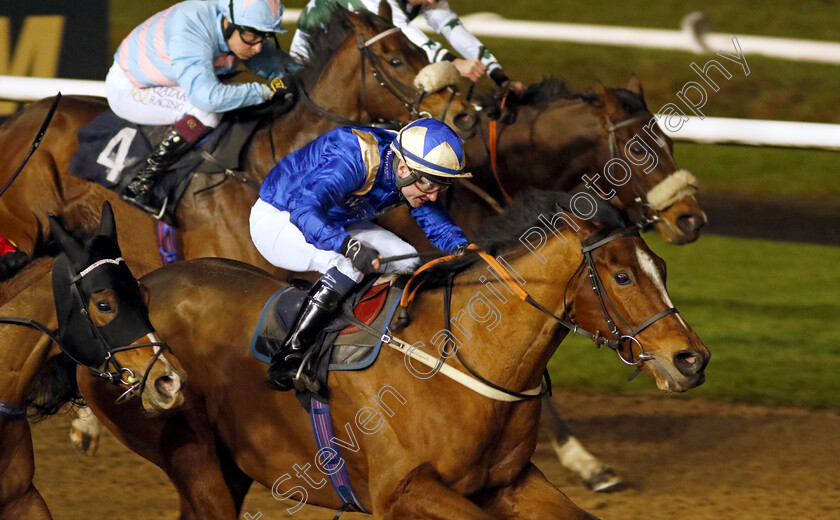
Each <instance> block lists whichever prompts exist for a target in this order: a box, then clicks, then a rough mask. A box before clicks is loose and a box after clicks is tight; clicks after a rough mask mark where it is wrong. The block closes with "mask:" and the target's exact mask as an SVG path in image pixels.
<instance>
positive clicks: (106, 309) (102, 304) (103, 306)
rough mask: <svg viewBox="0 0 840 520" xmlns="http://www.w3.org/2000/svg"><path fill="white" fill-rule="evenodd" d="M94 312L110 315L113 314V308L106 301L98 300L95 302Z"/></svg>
mask: <svg viewBox="0 0 840 520" xmlns="http://www.w3.org/2000/svg"><path fill="white" fill-rule="evenodd" d="M96 310H98V311H99V312H101V313H103V314H110V313H112V312H114V308H113V307H111V302H109V301H108V300H99V301H98V302H96Z"/></svg>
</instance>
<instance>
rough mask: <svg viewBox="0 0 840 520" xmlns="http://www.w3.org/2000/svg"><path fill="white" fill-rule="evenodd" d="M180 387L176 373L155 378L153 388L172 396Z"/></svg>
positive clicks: (179, 380)
mask: <svg viewBox="0 0 840 520" xmlns="http://www.w3.org/2000/svg"><path fill="white" fill-rule="evenodd" d="M180 388H181V379H180V378H179V377H178V376H177V375H171V376H162V377H159V378H157V379H156V380H155V389H156V390H157V391H158V392H160V393H161V394H162V395H165V396H167V397H172V396H173V395H175V393H176V392H178V390H179V389H180Z"/></svg>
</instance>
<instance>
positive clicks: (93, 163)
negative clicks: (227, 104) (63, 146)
mask: <svg viewBox="0 0 840 520" xmlns="http://www.w3.org/2000/svg"><path fill="white" fill-rule="evenodd" d="M260 121H261V119H260V118H259V117H239V116H237V115H227V114H226V116H225V118H224V119H223V120H222V122H221V123H220V124H219V126H217V127H216V128H214V129H213V131H212V132H210V133H209V134H208V135H207V136H206V137H204V139H202V140H201V141H200V142H199V143H198V144H197V145H196V146H195V147H193V149H192V150H190V151H189V152H187V153H186V154H185V155H184V156H183V157H182V158H181V159H180V160H178V162H176V163H175V164H174V165H172V167H171V168H170V169H169V171H168V173H167V174H165V175H162V176H161V178H160V179H159V181H158V183H157V185H156V186H155V191H154V196H155V198H157V199H158V200H166V205H165V209H164V212H165V214H166V215H167V217H169V219H170V222H176V220H175V213H176V210H177V209H178V204H179V203H180V201H181V199H182V198H183V196H184V194H185V193H186V191H187V188H188V187H189V185H190V182H191V181H192V178H193V176H194V175H196V174H199V173H204V174H211V175H212V174H220V173H224V172H225V171H226V170H231V171H235V170H238V169H239V168H240V167H241V164H242V161H241V155H242V150H243V148H244V147H245V146H246V145H247V143H248V141H250V139H251V137H252V136H253V134H254V131H255V130H256V128H257V125H259V123H260ZM168 128H169V127H168V126H145V125H137V124H134V123H130V122H128V121H126V120H124V119H121V118H120V117H118V116H117V115H116V114H114V113H113V112H112V111H111V110H110V109H109V110H106V111H105V112H103V113H101V114H99V116H97V117H96V119H94V120H93V121H91V122H90V123H89V124H88V125H87V126H85V127H84V128H82V129H80V130H79V131H78V138H79V147H78V148H77V149H76V153H75V154H73V157H72V158H71V159H70V166H69V168H68V169H69V171H70V172H71V173H73V174H74V175H76V176H77V177H80V178H82V179H85V180H88V181H92V182H95V183H97V184H100V185H102V186H105V187H106V188H108V189H109V190H111V191H113V192H115V193H120V192H121V191H122V189H123V188H124V187H125V185H126V184H128V183H129V182H130V181H131V179H133V178H134V175H135V173H136V172H137V171H138V170H139V168H140V167H141V166H142V165H143V162H144V161H145V159H146V157H148V156H149V154H150V153H151V152H152V149H153V148H154V147H155V146H156V145H157V143H159V142H160V141H161V139H162V138H163V135H164V134H165V133H166V131H167V130H168ZM208 154H209V156H210V157H212V158H207V155H208ZM223 179H224V177H222V178H220V181H221V180H223Z"/></svg>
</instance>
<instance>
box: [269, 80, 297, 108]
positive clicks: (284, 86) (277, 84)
mask: <svg viewBox="0 0 840 520" xmlns="http://www.w3.org/2000/svg"><path fill="white" fill-rule="evenodd" d="M268 88H270V89H271V96H270V97H269V100H271V101H274V102H278V103H291V102H293V101H294V100H295V91H294V89H293V88H292V86H291V83H286V82H285V81H283V79H282V78H274V79H272V80H271V81H269V82H268Z"/></svg>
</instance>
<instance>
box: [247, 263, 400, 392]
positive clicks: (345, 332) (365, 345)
mask: <svg viewBox="0 0 840 520" xmlns="http://www.w3.org/2000/svg"><path fill="white" fill-rule="evenodd" d="M404 283H405V279H404V278H402V277H397V276H396V275H390V274H389V275H371V276H367V277H365V279H364V280H362V283H361V284H359V285H358V286H357V289H356V290H354V291H353V292H352V293H351V294H350V295H349V296H348V297H347V299H346V300H345V302H344V305H343V308H342V311H343V312H341V313H339V314H338V315H337V316H336V317H335V318H334V319H333V321H332V323H331V324H330V325H329V326H328V327H326V328H325V329H324V330H323V331H321V332H320V333H319V334H318V336H317V338H316V341H315V345H313V346H312V348H311V350H310V352H311V356H310V358H309V359H310V361H309V362H308V363H307V367H305V369H306V370H307V372H309V373H310V374H311V375H313V376H314V378H315V379H316V380H317V381H318V383H319V384H318V389H317V391H316V393H317V394H318V395H319V396H320V397H322V398H324V399H326V398H327V397H328V396H327V393H326V392H327V378H328V375H329V372H331V371H334V370H364V369H365V368H368V367H370V366H371V365H372V364H373V363H374V361H376V358H377V357H378V356H379V352H380V350H381V348H382V339H381V337H382V334H384V333H385V332H386V331H387V330H388V328H389V327H390V326H391V322H392V320H393V318H394V314H395V312H396V309H397V306H398V305H399V302H400V296H402V290H403V284H404ZM307 292H308V288H307V287H305V286H303V285H302V284H300V283H297V284H296V285H290V286H287V287H284V288H283V289H280V290H279V291H277V292H276V293H275V294H274V295H272V296H271V298H269V299H268V301H267V302H266V303H265V305H264V306H263V310H262V313H261V315H260V319H259V321H258V323H257V327H256V329H255V331H254V334H253V336H252V339H251V354H252V355H253V356H254V357H255V358H257V359H259V360H260V361H263V362H265V363H269V362H270V361H271V354H272V353H273V352H277V351H278V350H279V349H280V346H281V345H282V344H283V342H284V341H285V340H286V336H288V334H289V332H290V330H291V328H292V325H294V322H295V318H296V317H297V314H298V312H299V311H300V308H301V306H302V305H303V303H304V301H306V295H307ZM351 315H352V316H353V318H354V319H350V318H349V316H351ZM355 320H358V321H359V322H361V323H363V324H365V325H367V327H365V329H367V330H362V329H361V328H360V327H359V326H357V325H356V324H355V323H352V321H355ZM371 329H373V330H376V331H377V332H378V334H376V335H374V334H372V332H371Z"/></svg>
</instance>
